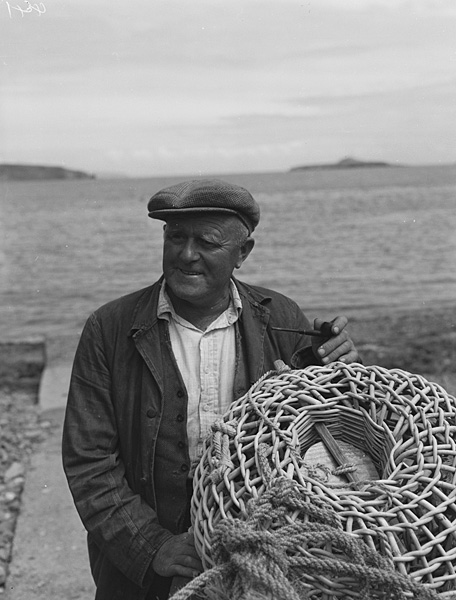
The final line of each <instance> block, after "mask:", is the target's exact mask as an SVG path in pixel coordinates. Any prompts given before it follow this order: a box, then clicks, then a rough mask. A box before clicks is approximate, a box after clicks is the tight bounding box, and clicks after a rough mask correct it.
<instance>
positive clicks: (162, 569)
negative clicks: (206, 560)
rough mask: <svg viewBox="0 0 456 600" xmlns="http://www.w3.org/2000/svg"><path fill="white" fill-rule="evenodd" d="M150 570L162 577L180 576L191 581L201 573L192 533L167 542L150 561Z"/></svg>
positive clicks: (201, 567) (177, 536)
mask: <svg viewBox="0 0 456 600" xmlns="http://www.w3.org/2000/svg"><path fill="white" fill-rule="evenodd" d="M152 568H153V570H154V571H155V573H157V574H158V575H161V576H162V577H174V576H175V575H180V576H181V577H187V578H188V579H193V577H196V576H197V575H199V574H200V573H201V572H202V571H203V565H202V564H201V560H200V558H199V556H198V554H197V552H196V550H195V544H194V541H193V533H189V532H187V533H181V534H180V535H175V536H173V537H172V538H170V539H169V540H167V541H166V542H165V543H164V544H163V545H162V546H161V548H160V549H159V550H158V552H157V554H156V555H155V557H154V560H153V561H152Z"/></svg>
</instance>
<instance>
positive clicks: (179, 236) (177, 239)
mask: <svg viewBox="0 0 456 600" xmlns="http://www.w3.org/2000/svg"><path fill="white" fill-rule="evenodd" d="M167 237H168V239H169V240H171V241H172V242H181V241H182V240H183V239H184V236H183V235H182V234H181V233H170V234H168V236H167Z"/></svg>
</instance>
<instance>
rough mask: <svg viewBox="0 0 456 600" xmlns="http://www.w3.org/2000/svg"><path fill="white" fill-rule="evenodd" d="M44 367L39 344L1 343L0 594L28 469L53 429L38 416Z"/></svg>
mask: <svg viewBox="0 0 456 600" xmlns="http://www.w3.org/2000/svg"><path fill="white" fill-rule="evenodd" d="M44 364H45V346H44V341H43V340H28V341H27V340H26V341H23V342H18V343H13V342H7V343H1V344H0V594H1V593H3V592H4V589H5V581H6V577H7V574H8V564H9V562H10V559H11V550H12V544H13V540H14V532H15V529H16V523H17V517H18V515H19V511H20V508H21V495H22V491H23V488H24V481H25V475H26V471H27V465H28V462H29V459H30V456H31V454H32V452H33V451H34V449H35V448H36V447H37V446H38V445H39V444H40V443H41V442H42V441H43V440H44V439H45V437H46V435H47V434H48V432H49V431H50V427H51V424H50V423H49V422H48V421H45V420H42V419H41V418H40V413H39V408H38V406H37V398H38V389H39V383H40V378H41V373H42V371H43V368H44Z"/></svg>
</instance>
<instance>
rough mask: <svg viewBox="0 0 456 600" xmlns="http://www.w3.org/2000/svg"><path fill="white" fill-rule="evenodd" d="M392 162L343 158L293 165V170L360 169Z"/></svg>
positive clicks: (385, 165)
mask: <svg viewBox="0 0 456 600" xmlns="http://www.w3.org/2000/svg"><path fill="white" fill-rule="evenodd" d="M394 166H398V165H392V164H391V163H387V162H381V161H366V160H357V159H356V158H350V157H347V158H343V159H342V160H339V162H336V163H328V164H320V165H303V166H301V167H293V168H291V169H290V172H291V171H307V170H313V169H359V168H361V167H394Z"/></svg>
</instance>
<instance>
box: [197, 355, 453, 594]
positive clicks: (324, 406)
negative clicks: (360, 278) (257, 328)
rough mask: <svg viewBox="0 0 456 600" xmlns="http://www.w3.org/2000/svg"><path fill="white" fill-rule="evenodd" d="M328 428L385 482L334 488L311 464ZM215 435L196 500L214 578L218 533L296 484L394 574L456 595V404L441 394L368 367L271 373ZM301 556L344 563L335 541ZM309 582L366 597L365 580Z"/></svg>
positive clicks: (432, 386) (309, 577) (306, 575)
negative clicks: (278, 486) (272, 493)
mask: <svg viewBox="0 0 456 600" xmlns="http://www.w3.org/2000/svg"><path fill="white" fill-rule="evenodd" d="M319 423H324V424H325V425H326V427H327V430H328V431H329V432H330V433H331V434H332V436H333V437H334V438H335V439H336V440H337V441H338V442H339V443H341V444H344V443H345V444H349V445H351V446H352V447H355V448H357V449H359V451H361V452H362V453H366V454H367V455H368V456H369V457H370V459H371V460H372V463H373V464H374V466H375V471H376V475H377V476H376V477H373V478H371V479H370V480H368V481H362V482H360V483H357V484H355V483H347V484H345V485H343V486H340V485H338V484H332V483H330V482H329V481H328V477H325V476H324V473H323V471H322V470H321V469H319V468H318V465H315V464H311V463H310V462H309V461H308V459H307V458H306V454H307V453H308V451H309V449H310V448H311V447H312V446H313V445H314V444H316V443H318V442H320V436H319V434H318V432H317V429H318V427H317V425H318V424H319ZM213 430H214V431H213V434H212V435H211V436H210V437H209V438H208V439H207V440H206V444H205V449H204V453H203V456H202V459H201V461H200V463H199V465H198V467H197V470H196V472H195V478H194V494H193V500H192V524H193V529H194V534H195V544H196V547H197V550H198V552H199V554H200V556H201V558H202V561H203V565H204V567H205V569H210V568H211V567H213V566H214V556H213V548H212V545H213V534H214V531H215V530H216V528H217V526H218V525H219V524H220V523H221V522H222V521H225V522H226V520H229V521H239V520H240V521H246V520H247V519H248V518H249V512H251V506H252V504H254V503H255V502H258V501H259V500H260V499H261V498H262V496H263V495H265V493H266V492H267V490H268V489H270V486H271V482H274V481H285V480H290V481H293V482H295V483H296V486H297V489H299V490H301V491H302V493H303V497H304V498H305V501H306V502H307V503H309V504H312V503H315V502H316V503H317V504H320V505H322V504H323V505H324V506H325V507H326V508H328V509H330V510H331V511H333V513H334V514H335V515H336V516H337V519H338V522H339V523H340V524H341V527H342V530H343V532H344V534H347V535H348V536H349V537H350V538H351V539H352V538H353V539H357V540H361V541H362V543H363V544H364V545H365V546H363V547H365V548H366V552H367V551H369V552H373V553H378V555H379V556H382V557H384V558H385V559H386V560H387V561H388V562H389V563H390V564H391V565H392V570H393V571H394V573H399V574H401V576H404V577H407V578H408V579H411V580H413V581H416V582H419V584H425V586H426V587H427V586H429V588H430V589H432V590H434V591H435V592H436V593H438V594H439V595H440V594H442V595H443V596H447V594H448V593H449V591H450V590H455V589H456V569H455V566H456V506H455V501H456V485H455V483H456V444H455V431H456V400H455V398H454V397H452V396H451V395H449V394H448V393H447V392H446V391H445V390H444V389H443V388H442V387H440V386H439V385H438V384H436V383H432V382H429V381H427V380H426V379H424V378H423V377H421V376H419V375H414V374H411V373H408V372H405V371H402V370H398V369H393V370H388V369H384V368H381V367H378V366H363V365H360V364H351V365H345V364H343V363H334V364H332V365H330V366H324V367H317V366H315V367H310V368H307V369H305V370H294V371H293V370H286V371H285V370H284V371H283V372H270V373H268V374H266V375H265V376H264V377H263V378H262V379H260V380H259V381H258V382H257V383H256V384H255V385H254V386H252V388H251V389H250V390H249V392H248V393H247V394H246V395H245V396H244V397H242V398H240V399H239V400H237V401H235V402H234V403H233V404H232V405H231V407H230V410H229V411H228V412H227V414H226V415H225V416H224V418H223V420H222V422H221V423H220V424H217V425H215V426H214V428H213ZM295 519H302V521H303V524H304V525H305V522H306V520H307V521H308V520H310V519H311V517H309V516H306V515H304V516H303V515H302V514H301V513H300V511H297V510H296V511H294V513H290V514H288V515H286V520H287V522H289V523H292V522H293V521H294V520H295ZM268 526H269V525H268V524H267V523H265V524H264V527H265V528H267V527H268ZM271 527H272V525H271ZM293 552H294V557H292V558H293V559H294V561H295V563H299V558H300V556H302V557H306V559H309V557H311V558H312V557H314V558H319V559H322V558H323V559H326V560H329V559H331V558H337V559H340V558H341V555H340V549H336V548H335V545H334V544H332V542H331V541H330V540H329V541H328V539H326V540H325V541H323V542H315V543H311V542H309V541H307V542H305V543H304V542H303V543H302V544H299V545H298V546H297V547H296V548H295V549H294V550H293ZM342 559H343V557H342ZM300 581H301V586H304V588H305V589H306V590H309V591H310V592H311V593H310V595H311V596H312V597H321V596H319V595H318V593H319V592H321V593H323V592H324V593H325V594H329V596H324V597H334V598H347V597H349V598H357V597H361V595H359V594H358V593H357V590H358V587H357V581H356V577H350V576H346V575H344V576H338V575H334V576H331V577H328V576H327V575H322V574H321V573H319V572H318V570H310V571H303V572H302V573H301V574H300ZM375 597H377V596H375ZM451 597H453V595H452V594H451ZM455 597H456V596H455Z"/></svg>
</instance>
